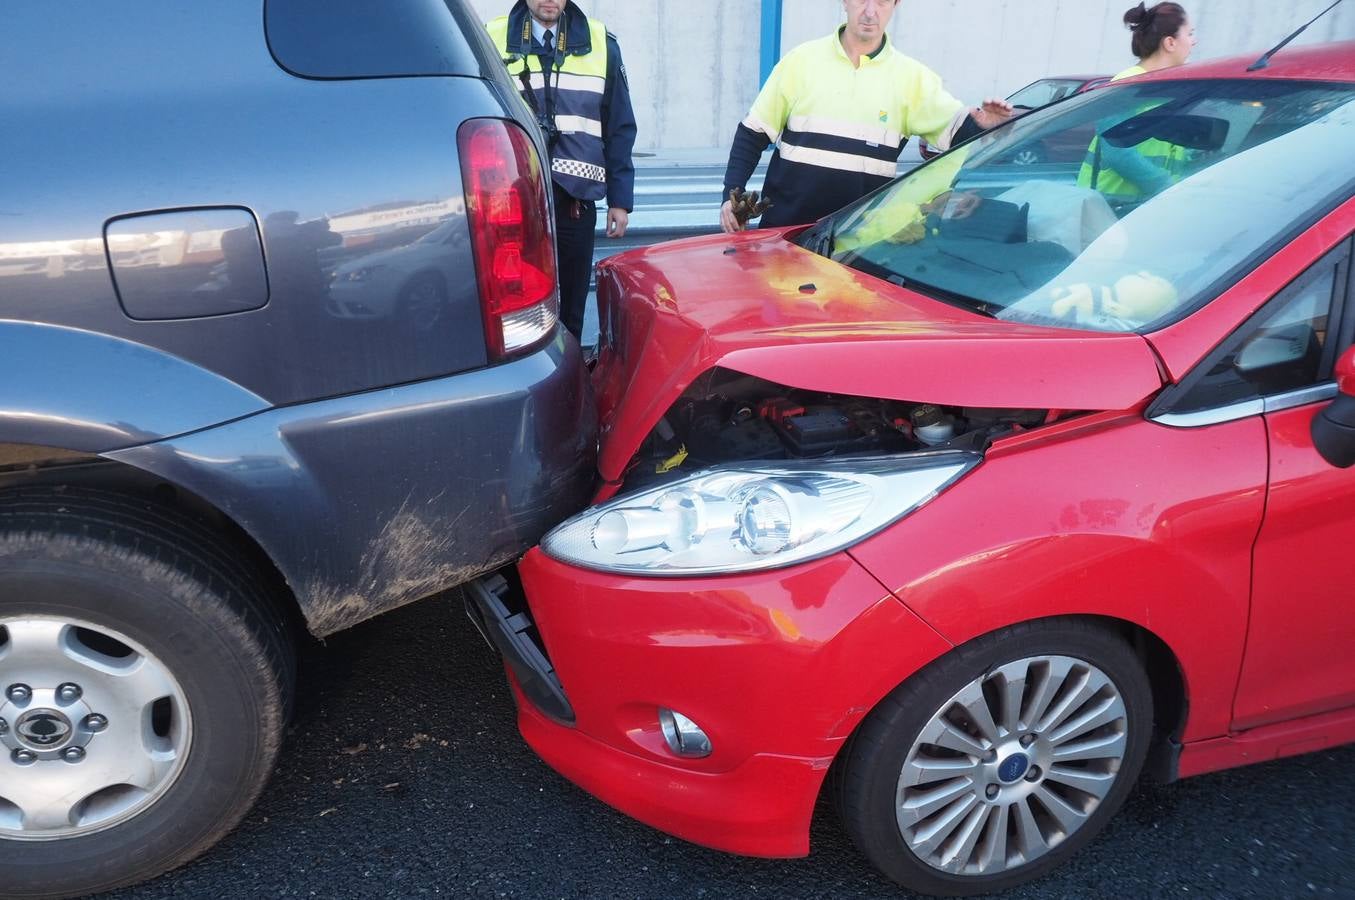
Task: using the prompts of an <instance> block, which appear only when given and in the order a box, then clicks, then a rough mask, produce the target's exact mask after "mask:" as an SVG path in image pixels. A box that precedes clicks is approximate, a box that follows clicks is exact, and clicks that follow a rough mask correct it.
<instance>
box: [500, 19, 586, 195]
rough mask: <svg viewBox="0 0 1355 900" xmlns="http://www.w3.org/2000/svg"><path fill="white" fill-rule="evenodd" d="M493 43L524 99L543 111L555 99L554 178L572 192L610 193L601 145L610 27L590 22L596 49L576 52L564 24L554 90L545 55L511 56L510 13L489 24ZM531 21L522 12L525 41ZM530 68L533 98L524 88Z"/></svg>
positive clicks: (552, 73)
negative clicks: (543, 63) (544, 66)
mask: <svg viewBox="0 0 1355 900" xmlns="http://www.w3.org/2000/svg"><path fill="white" fill-rule="evenodd" d="M486 27H487V28H488V29H489V36H490V38H491V39H492V40H493V41H494V46H496V47H498V48H499V52H500V53H502V54H503V55H504V57H505V58H508V59H511V60H512V61H511V62H509V63H508V74H509V76H510V77H511V78H512V79H513V83H514V85H516V86H517V87H518V89H519V91H521V92H522V94H523V99H525V100H527V104H528V106H530V107H531V108H532V109H534V110H540V113H541V115H549V114H550V108H551V103H552V102H553V104H554V112H555V127H556V129H557V130H558V132H559V137H558V138H557V140H556V141H555V145H554V146H553V147H552V148H551V161H550V167H551V177H552V179H553V180H554V181H555V183H556V184H558V185H560V187H562V188H564V190H565V192H566V193H567V194H569V195H570V196H571V197H575V198H577V199H579V200H601V199H603V198H604V197H606V196H607V158H606V156H605V154H604V152H603V144H602V98H603V94H604V93H605V92H606V89H607V29H606V28H605V27H604V26H603V25H602V24H601V23H600V22H597V21H594V20H592V19H590V20H589V21H588V31H589V36H590V38H591V39H592V45H593V47H592V51H591V52H588V53H583V54H579V53H574V52H571V48H570V47H569V45H568V43H567V34H568V31H567V29H565V28H561V29H560V35H559V38H558V39H557V41H556V55H557V58H560V59H561V60H562V61H561V63H560V65H559V66H558V67H556V68H552V69H551V71H550V73H549V76H550V85H549V89H548V88H547V84H546V77H547V76H546V73H545V72H543V71H542V69H541V58H540V57H539V56H536V55H535V54H527V55H525V56H513V57H509V54H508V17H507V16H500V17H499V18H497V19H495V20H493V21H492V22H490V23H489V24H488V25H487V26H486ZM531 28H532V20H531V17H530V16H525V17H523V32H524V33H523V36H522V41H523V45H524V46H527V47H530V46H531V42H532V34H531ZM524 73H526V76H527V81H528V84H529V85H530V89H531V90H530V93H531V97H530V98H529V97H528V92H527V91H526V90H524V86H523V84H522V78H523V74H524Z"/></svg>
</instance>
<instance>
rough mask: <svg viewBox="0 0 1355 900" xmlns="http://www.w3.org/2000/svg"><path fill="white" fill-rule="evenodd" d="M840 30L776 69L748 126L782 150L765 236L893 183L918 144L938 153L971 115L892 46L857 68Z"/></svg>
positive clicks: (772, 173)
mask: <svg viewBox="0 0 1355 900" xmlns="http://www.w3.org/2000/svg"><path fill="white" fill-rule="evenodd" d="M841 34H842V29H841V28H839V29H837V30H836V31H834V32H833V33H832V34H830V35H828V36H827V37H823V38H819V39H817V40H813V41H809V42H808V43H805V44H801V45H800V46H798V47H796V48H795V49H794V50H792V51H791V52H790V53H788V54H787V55H786V56H785V58H784V59H782V60H781V61H780V62H779V63H777V65H776V68H775V69H773V70H772V74H771V76H770V77H769V78H768V79H767V83H766V84H765V85H763V87H762V90H761V92H760V93H759V94H758V96H757V99H756V100H755V101H754V102H753V107H752V109H751V110H750V111H749V113H748V116H747V118H745V119H744V120H743V126H744V127H745V128H747V129H748V130H750V131H754V132H760V133H761V134H764V135H766V137H767V140H769V141H771V142H772V143H773V144H775V145H776V152H775V153H774V154H773V155H772V161H771V164H770V165H769V166H768V169H767V177H766V180H765V181H764V193H765V194H766V195H767V197H768V198H769V199H770V200H772V202H773V204H774V205H773V206H772V208H771V209H770V210H768V211H767V214H766V215H765V216H763V217H762V225H763V227H774V226H777V225H783V224H784V225H790V224H798V223H801V222H812V221H814V220H815V219H817V218H819V217H820V216H823V215H826V214H828V213H830V212H833V211H834V210H836V209H839V208H840V207H842V206H844V205H846V204H848V203H851V202H853V201H855V200H857V199H859V198H861V197H863V196H865V195H866V194H868V193H870V192H871V191H873V190H875V189H876V188H878V187H880V186H882V185H884V184H887V183H888V182H889V181H890V180H891V179H893V178H894V177H895V175H896V174H897V170H898V158H899V152H900V151H901V150H902V149H903V145H904V143H905V142H906V141H907V140H908V137H909V136H910V135H921V136H923V137H925V138H926V139H927V141H928V142H929V143H930V144H932V146H935V147H938V148H940V149H949V146H950V138H951V136H952V135H953V134H954V132H955V130H956V128H957V127H958V126H959V124H960V123H961V122H963V120H964V116H965V112H966V110H965V106H964V104H963V103H961V102H960V101H959V100H957V99H955V98H954V97H952V96H951V95H950V94H949V93H948V92H947V91H946V90H945V88H944V87H942V84H941V78H940V76H938V75H937V74H936V73H934V72H932V71H931V70H930V69H928V68H927V67H926V66H924V65H922V64H921V63H920V62H917V61H916V60H914V59H911V58H909V57H907V56H904V55H903V54H902V53H900V52H899V51H898V50H896V49H895V48H894V44H893V41H891V40H890V39H889V38H888V36H886V37H885V39H884V42H883V43H882V45H881V47H880V50H879V51H878V52H877V53H876V54H875V55H874V56H865V57H862V58H861V60H860V66H859V68H858V67H857V66H856V65H854V64H853V61H852V58H851V57H849V56H848V55H847V51H846V50H845V49H844V48H843V46H842V37H841Z"/></svg>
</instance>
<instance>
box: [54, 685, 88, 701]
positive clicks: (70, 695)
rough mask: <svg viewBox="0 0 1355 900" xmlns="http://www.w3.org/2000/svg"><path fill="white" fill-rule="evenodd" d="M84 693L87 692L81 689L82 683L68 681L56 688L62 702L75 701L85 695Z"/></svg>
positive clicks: (57, 696) (57, 695) (58, 697)
mask: <svg viewBox="0 0 1355 900" xmlns="http://www.w3.org/2000/svg"><path fill="white" fill-rule="evenodd" d="M84 693H85V692H84V691H82V690H81V689H80V685H78V684H71V683H70V682H66V683H65V684H63V685H61V686H60V687H59V688H57V689H56V698H57V699H58V700H60V701H61V702H62V703H74V702H75V701H76V700H79V699H80V698H81V697H82V696H84Z"/></svg>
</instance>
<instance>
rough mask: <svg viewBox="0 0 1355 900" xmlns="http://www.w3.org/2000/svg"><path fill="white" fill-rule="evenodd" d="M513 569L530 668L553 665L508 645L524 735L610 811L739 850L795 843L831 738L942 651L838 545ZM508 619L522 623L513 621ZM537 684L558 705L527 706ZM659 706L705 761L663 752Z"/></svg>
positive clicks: (776, 851)
mask: <svg viewBox="0 0 1355 900" xmlns="http://www.w3.org/2000/svg"><path fill="white" fill-rule="evenodd" d="M519 573H520V575H521V577H522V583H523V587H524V589H525V593H526V597H527V601H528V603H529V605H530V616H531V619H532V620H533V621H534V623H535V626H536V628H537V630H538V631H539V636H540V639H541V645H543V646H544V650H545V651H546V653H545V656H543V657H541V658H540V659H539V660H538V662H537V664H536V665H535V666H533V667H532V668H540V666H541V665H542V664H544V665H545V666H546V668H547V669H550V668H551V667H553V672H548V673H546V674H545V675H542V673H539V672H533V671H527V664H526V662H525V661H524V660H525V657H524V655H522V654H512V655H510V662H512V660H513V656H514V655H517V656H518V657H519V658H518V660H517V662H516V663H514V664H512V665H510V671H511V672H513V674H514V676H515V677H514V678H513V681H514V688H515V690H516V691H517V694H518V699H519V706H520V713H519V717H518V721H519V726H520V728H521V730H522V733H523V735H524V737H525V738H526V739H527V741H528V743H530V744H531V746H532V747H533V749H535V750H536V751H537V753H539V754H540V755H541V757H542V758H543V759H545V761H546V762H547V763H549V764H550V765H551V766H553V767H554V768H556V769H557V770H559V771H560V772H561V773H562V774H564V775H565V776H566V777H567V778H569V779H570V780H572V781H574V782H575V783H577V784H578V785H580V786H581V787H583V788H584V789H585V790H587V791H589V792H590V793H593V794H595V795H597V796H598V797H600V798H601V799H603V800H605V801H606V802H608V803H610V804H612V805H613V806H616V807H617V808H618V809H620V810H622V811H623V812H626V813H628V814H629V815H631V816H633V817H635V818H637V819H639V820H641V821H643V822H646V823H648V824H650V825H653V826H654V827H656V828H660V829H662V830H664V831H667V832H669V833H671V834H674V835H677V836H678V837H682V838H684V839H687V840H690V841H692V842H694V843H698V844H704V845H706V846H710V847H715V848H717V849H722V850H728V851H731V852H736V853H744V854H749V855H757V856H800V855H804V854H805V853H807V852H808V850H809V822H810V818H811V815H812V812H813V809H814V804H815V802H816V800H817V798H818V794H819V789H820V787H821V785H822V782H823V778H824V775H825V774H826V772H827V770H828V767H829V765H830V763H831V762H832V760H833V758H834V757H835V755H836V754H837V752H838V750H839V749H840V748H841V746H842V744H843V742H844V741H845V740H846V739H847V737H848V736H849V735H850V734H851V732H852V730H853V729H854V728H855V727H856V725H857V724H858V723H859V722H860V720H861V718H862V717H863V716H864V715H865V714H866V712H867V711H868V710H869V709H870V708H871V707H873V706H874V705H875V704H876V703H877V702H878V701H879V700H880V698H881V697H883V696H884V695H885V694H887V693H888V692H889V691H890V690H891V689H892V688H893V687H895V686H896V685H897V684H899V683H900V682H901V681H903V680H904V678H906V677H907V676H908V675H910V674H912V673H913V672H915V671H916V670H917V669H918V668H920V667H921V666H923V665H925V664H926V663H927V662H929V661H931V660H932V659H935V658H936V657H937V656H939V655H941V654H942V653H943V652H945V651H946V650H947V649H949V647H950V645H949V644H948V643H947V642H946V641H945V640H944V639H942V638H941V637H940V636H939V635H937V634H936V633H935V632H934V631H932V630H931V628H929V627H928V626H927V625H926V624H925V623H923V622H922V621H921V620H920V619H918V618H917V617H916V616H914V615H913V614H912V613H911V612H909V611H908V610H907V609H906V608H905V607H904V606H903V604H901V603H899V602H898V601H897V600H896V599H895V598H894V597H893V595H891V594H890V593H889V592H888V591H886V590H885V589H884V588H883V587H882V586H881V585H880V583H879V582H878V581H876V580H875V579H874V578H873V577H871V576H870V575H869V574H868V573H867V572H866V571H865V570H864V569H862V568H861V567H860V566H859V565H858V564H857V563H856V562H855V561H853V560H852V559H851V558H850V557H849V556H847V555H845V554H839V555H836V556H832V557H829V558H826V559H822V560H818V561H815V562H811V563H807V564H805V565H802V566H797V567H795V568H792V569H785V570H782V571H778V572H766V573H758V574H751V575H730V576H713V577H708V578H699V579H681V580H677V579H657V578H630V577H625V576H618V575H608V574H602V573H597V572H589V571H585V570H582V569H576V568H573V567H570V566H566V565H563V564H561V563H558V562H555V561H554V560H551V559H549V558H548V557H546V556H545V555H544V554H543V553H541V552H540V551H539V550H533V551H532V552H531V553H529V554H528V556H527V558H526V559H525V560H524V561H523V563H522V564H521V566H519ZM503 618H505V620H507V619H511V620H512V621H513V622H514V623H515V624H514V627H517V628H518V629H519V631H521V629H522V627H523V626H524V623H525V622H526V619H525V618H524V617H520V616H514V615H508V616H504V617H503ZM482 627H484V625H483V623H482ZM510 630H511V629H510ZM523 633H526V632H523ZM500 647H501V649H502V648H503V647H504V644H503V643H502V642H500ZM531 655H532V651H531V650H530V648H528V650H527V653H526V654H525V656H531ZM547 657H548V659H547ZM557 677H558V681H557V680H556V678H557ZM543 680H544V681H550V682H551V683H553V684H554V685H556V686H557V687H558V688H559V689H560V691H561V693H562V698H563V699H564V700H565V701H566V704H565V706H564V707H561V706H559V705H554V706H552V705H551V704H550V703H543V704H540V705H538V703H537V701H536V700H533V699H531V698H532V696H533V695H535V696H537V697H541V696H543V694H542V693H541V691H540V690H539V688H540V682H541V681H543ZM533 682H535V683H533ZM524 683H528V684H532V690H528V691H524V690H523V684H524ZM659 707H666V708H668V709H672V710H676V711H678V712H680V713H682V714H683V715H685V716H687V717H688V718H690V719H692V720H693V721H694V722H696V723H697V724H698V725H700V726H701V727H702V729H703V730H704V731H705V732H706V734H707V735H708V736H709V738H710V741H711V746H712V752H711V754H710V755H709V756H707V757H705V758H703V759H687V758H682V757H679V756H678V755H676V754H675V753H673V752H672V751H671V750H670V749H669V748H668V745H667V743H666V742H665V740H664V737H663V734H662V730H661V728H660V725H659V721H658V709H659ZM543 708H544V709H547V710H548V711H549V714H548V713H547V712H543V711H542V710H543ZM562 709H563V710H564V712H563V713H562ZM571 718H572V721H571Z"/></svg>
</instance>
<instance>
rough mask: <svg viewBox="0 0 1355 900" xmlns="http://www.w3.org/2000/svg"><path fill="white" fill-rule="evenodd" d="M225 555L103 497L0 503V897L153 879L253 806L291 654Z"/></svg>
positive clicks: (278, 723)
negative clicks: (0, 891)
mask: <svg viewBox="0 0 1355 900" xmlns="http://www.w3.org/2000/svg"><path fill="white" fill-rule="evenodd" d="M222 544H223V542H222V541H221V539H220V537H219V536H216V535H214V534H213V533H212V532H209V531H206V530H205V529H199V528H198V527H196V526H195V525H194V524H193V523H192V522H190V521H186V520H182V519H180V518H178V517H177V516H171V515H167V514H166V513H164V512H161V511H159V510H157V509H156V508H155V507H153V506H151V505H148V504H145V503H142V502H140V501H136V500H132V499H129V498H124V497H121V496H118V495H113V494H103V493H95V492H77V491H74V490H72V491H67V492H37V491H22V492H13V493H4V494H0V626H4V630H3V632H0V641H3V643H0V704H3V705H0V710H4V711H7V712H8V717H9V718H12V719H13V721H9V720H7V721H6V723H5V725H4V726H0V742H4V743H5V747H4V749H3V755H0V873H3V874H2V875H0V881H2V882H3V884H4V889H3V892H4V894H5V895H6V896H11V897H24V898H34V897H65V896H73V895H78V894H85V893H91V892H96V891H103V890H109V889H111V888H115V887H119V886H122V885H126V884H131V883H133V882H137V881H141V880H143V879H146V878H149V877H153V876H155V875H157V874H160V873H162V872H165V871H167V870H169V869H172V868H174V867H176V866H179V865H182V864H183V863H185V862H187V861H189V860H191V859H193V858H194V857H195V856H197V855H198V854H200V853H202V852H203V851H204V850H206V849H207V848H208V847H210V846H212V845H213V844H214V843H216V842H217V841H218V840H220V839H221V838H222V837H223V836H225V835H226V834H227V833H228V832H229V831H230V830H231V829H232V828H234V827H235V825H236V824H237V823H238V822H239V821H240V819H241V818H242V817H243V816H244V815H245V813H246V812H247V811H248V810H249V808H250V807H251V805H252V804H253V803H254V801H255V799H256V798H257V797H258V795H259V792H260V791H261V790H262V788H263V786H264V784H265V782H266V781H267V779H268V777H269V775H270V774H271V772H272V769H273V764H274V761H275V759H276V757H277V754H278V749H279V747H280V744H281V742H282V736H283V728H284V723H285V720H286V715H287V707H288V702H289V695H290V692H291V685H292V680H293V677H294V666H295V661H294V648H293V646H292V642H291V641H290V639H289V636H288V632H287V629H286V627H285V625H284V623H283V622H282V621H281V617H280V616H278V615H277V614H275V613H271V612H270V611H269V609H270V607H269V604H268V598H267V595H266V590H265V588H264V586H263V584H262V582H261V580H260V579H259V578H258V577H257V576H256V575H255V573H254V572H253V571H252V570H251V569H250V568H249V567H247V566H245V565H243V564H241V563H240V562H239V561H238V560H236V559H235V558H233V557H232V556H231V555H229V554H228V553H226V552H223V551H222V550H221V549H220V547H221V546H222ZM4 717H5V716H0V718H4ZM21 719H22V720H23V721H22V725H20V724H19V721H20V720H21ZM63 791H64V792H65V793H63ZM67 794H70V795H71V796H76V797H77V800H76V802H74V803H73V804H71V803H70V802H69V801H68V799H67ZM68 807H69V809H68Z"/></svg>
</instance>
